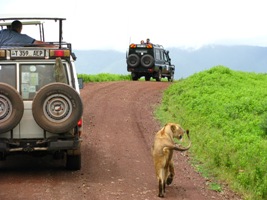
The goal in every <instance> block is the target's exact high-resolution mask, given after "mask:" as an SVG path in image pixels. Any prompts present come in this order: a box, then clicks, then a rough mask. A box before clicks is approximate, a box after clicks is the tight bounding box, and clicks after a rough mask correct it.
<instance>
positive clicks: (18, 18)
mask: <svg viewBox="0 0 267 200" xmlns="http://www.w3.org/2000/svg"><path fill="white" fill-rule="evenodd" d="M9 20H12V21H14V20H20V21H21V23H22V24H23V23H26V22H25V21H23V20H54V21H59V48H61V45H62V38H63V36H62V35H63V31H62V21H63V20H66V18H60V17H1V18H0V23H1V21H3V22H5V21H9ZM32 22H33V21H32ZM32 22H28V23H29V24H28V25H30V24H31V23H32ZM6 23H9V22H6ZM40 35H41V36H42V39H44V28H43V26H42V28H40Z"/></svg>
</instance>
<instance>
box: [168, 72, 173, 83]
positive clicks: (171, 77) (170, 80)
mask: <svg viewBox="0 0 267 200" xmlns="http://www.w3.org/2000/svg"><path fill="white" fill-rule="evenodd" d="M173 79H174V75H173V74H172V75H171V76H170V77H168V81H169V82H173Z"/></svg>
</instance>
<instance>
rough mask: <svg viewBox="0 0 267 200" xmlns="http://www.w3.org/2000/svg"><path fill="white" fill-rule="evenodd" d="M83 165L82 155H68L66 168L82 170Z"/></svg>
mask: <svg viewBox="0 0 267 200" xmlns="http://www.w3.org/2000/svg"><path fill="white" fill-rule="evenodd" d="M81 166H82V159H81V155H67V161H66V168H67V169H69V170H80V169H81Z"/></svg>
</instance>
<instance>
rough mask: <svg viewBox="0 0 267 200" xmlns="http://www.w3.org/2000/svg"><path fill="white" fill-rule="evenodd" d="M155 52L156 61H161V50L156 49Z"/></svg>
mask: <svg viewBox="0 0 267 200" xmlns="http://www.w3.org/2000/svg"><path fill="white" fill-rule="evenodd" d="M155 52H156V54H155V59H156V60H160V59H161V55H160V50H159V49H156V50H155Z"/></svg>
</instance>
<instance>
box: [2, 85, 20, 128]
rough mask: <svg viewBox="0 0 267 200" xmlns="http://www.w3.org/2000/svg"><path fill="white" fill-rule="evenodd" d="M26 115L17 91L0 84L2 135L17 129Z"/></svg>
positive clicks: (9, 86)
mask: <svg viewBox="0 0 267 200" xmlns="http://www.w3.org/2000/svg"><path fill="white" fill-rule="evenodd" d="M23 113H24V104H23V100H22V98H21V96H20V94H19V93H18V92H17V90H16V89H15V88H14V87H12V86H11V85H8V84H6V83H0V133H5V132H7V131H10V130H12V129H13V128H15V127H16V126H17V125H18V123H19V122H20V120H21V118H22V116H23Z"/></svg>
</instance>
